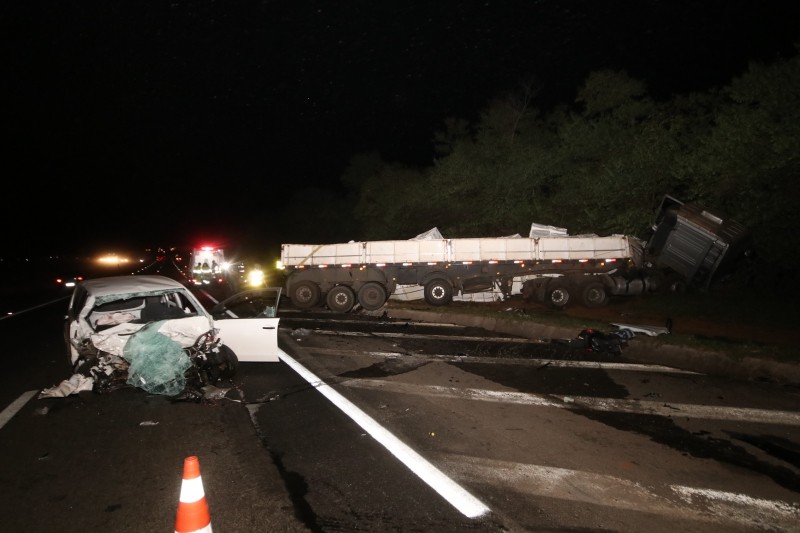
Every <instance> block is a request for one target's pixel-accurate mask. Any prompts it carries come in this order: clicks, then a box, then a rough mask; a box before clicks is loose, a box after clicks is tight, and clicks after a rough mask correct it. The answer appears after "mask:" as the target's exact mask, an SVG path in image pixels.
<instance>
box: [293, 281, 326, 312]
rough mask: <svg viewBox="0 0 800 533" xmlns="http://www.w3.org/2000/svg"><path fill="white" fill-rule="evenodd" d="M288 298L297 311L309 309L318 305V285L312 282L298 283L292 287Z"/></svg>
mask: <svg viewBox="0 0 800 533" xmlns="http://www.w3.org/2000/svg"><path fill="white" fill-rule="evenodd" d="M290 298H291V300H292V303H293V304H294V305H295V307H297V308H298V309H311V308H312V307H314V306H315V305H317V304H318V303H319V298H320V290H319V285H317V284H316V283H314V282H313V281H308V280H306V281H300V282H298V283H297V284H295V285H293V286H292V294H291V295H290Z"/></svg>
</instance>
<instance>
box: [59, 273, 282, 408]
mask: <svg viewBox="0 0 800 533" xmlns="http://www.w3.org/2000/svg"><path fill="white" fill-rule="evenodd" d="M278 298H279V296H278ZM275 306H276V307H277V298H276V300H275ZM278 321H279V319H278V318H275V317H274V315H273V316H272V317H268V318H267V317H264V316H263V315H262V316H261V317H259V318H240V317H239V316H237V315H226V316H221V317H219V318H217V319H216V320H215V318H214V317H213V316H212V315H211V314H210V313H209V312H208V311H206V309H205V308H204V307H203V305H202V304H201V303H200V301H199V300H198V299H197V298H196V297H195V296H194V294H192V292H191V291H189V290H188V289H187V288H186V287H185V286H183V285H182V284H181V283H179V282H178V281H175V280H173V279H170V278H167V277H164V276H112V277H106V278H95V279H90V280H85V281H83V282H81V283H79V284H78V285H77V286H76V287H75V289H74V291H73V293H72V297H71V298H70V302H69V306H68V309H67V315H66V317H65V323H64V340H65V342H66V346H67V349H68V354H69V363H70V365H71V366H72V368H73V371H74V372H75V373H78V374H81V375H84V376H87V377H91V378H92V379H93V380H94V385H93V390H95V391H96V392H106V391H108V390H113V389H114V388H117V387H119V386H123V385H132V386H136V387H139V388H142V389H144V390H146V391H148V392H151V393H156V394H164V395H168V396H174V395H176V394H178V393H180V392H182V391H183V390H184V389H185V388H187V386H193V387H198V386H202V385H207V384H213V383H214V382H215V381H219V380H220V379H223V378H230V377H232V375H233V373H234V372H235V370H236V367H237V364H238V360H239V354H238V353H237V351H238V350H241V356H242V357H243V360H245V361H278V349H277V329H278ZM234 322H235V323H236V324H235V326H234Z"/></svg>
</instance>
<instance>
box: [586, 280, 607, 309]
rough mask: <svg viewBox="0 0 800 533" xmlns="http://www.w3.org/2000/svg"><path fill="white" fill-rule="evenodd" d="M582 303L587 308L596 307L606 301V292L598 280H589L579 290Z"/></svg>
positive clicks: (601, 305) (604, 303)
mask: <svg viewBox="0 0 800 533" xmlns="http://www.w3.org/2000/svg"><path fill="white" fill-rule="evenodd" d="M581 300H582V301H583V305H584V306H585V307H588V308H589V309H597V308H598V307H603V306H604V305H606V304H607V303H608V293H607V292H606V288H605V286H604V285H603V284H602V283H600V282H599V281H590V282H589V283H587V284H586V285H584V286H583V290H582V291H581Z"/></svg>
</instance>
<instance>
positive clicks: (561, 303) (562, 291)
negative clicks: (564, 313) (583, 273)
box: [545, 280, 572, 309]
mask: <svg viewBox="0 0 800 533" xmlns="http://www.w3.org/2000/svg"><path fill="white" fill-rule="evenodd" d="M571 299H572V291H571V289H570V288H569V285H567V284H566V283H565V282H563V281H559V280H554V281H551V282H550V283H548V284H547V292H546V293H545V303H546V304H547V306H548V307H552V308H553V309H564V308H565V307H567V305H569V303H570V300H571Z"/></svg>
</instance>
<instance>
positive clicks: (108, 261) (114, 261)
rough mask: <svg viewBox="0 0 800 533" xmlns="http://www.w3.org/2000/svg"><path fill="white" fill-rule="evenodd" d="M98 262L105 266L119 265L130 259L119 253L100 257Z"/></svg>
mask: <svg viewBox="0 0 800 533" xmlns="http://www.w3.org/2000/svg"><path fill="white" fill-rule="evenodd" d="M97 262H98V263H100V264H101V265H105V266H117V265H121V264H124V263H128V262H130V259H128V258H127V257H123V256H119V255H114V254H109V255H103V256H101V257H99V258H98V259H97Z"/></svg>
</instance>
